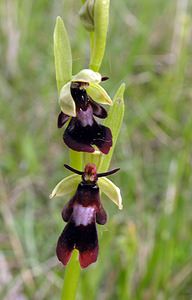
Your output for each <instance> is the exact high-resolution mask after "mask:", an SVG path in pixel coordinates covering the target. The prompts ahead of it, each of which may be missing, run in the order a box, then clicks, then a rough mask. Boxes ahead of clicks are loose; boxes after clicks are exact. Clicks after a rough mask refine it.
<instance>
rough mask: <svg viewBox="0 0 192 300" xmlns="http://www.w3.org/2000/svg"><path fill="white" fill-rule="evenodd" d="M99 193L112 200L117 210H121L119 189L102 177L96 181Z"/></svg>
mask: <svg viewBox="0 0 192 300" xmlns="http://www.w3.org/2000/svg"><path fill="white" fill-rule="evenodd" d="M98 185H99V188H100V191H101V192H103V193H104V194H105V195H106V196H107V197H108V198H109V199H110V200H112V201H113V202H114V203H115V204H116V205H117V206H118V208H119V209H122V208H123V205H122V197H121V191H120V189H119V188H118V187H117V186H116V185H115V184H114V183H113V182H112V181H111V180H109V179H108V178H106V177H102V178H99V180H98Z"/></svg>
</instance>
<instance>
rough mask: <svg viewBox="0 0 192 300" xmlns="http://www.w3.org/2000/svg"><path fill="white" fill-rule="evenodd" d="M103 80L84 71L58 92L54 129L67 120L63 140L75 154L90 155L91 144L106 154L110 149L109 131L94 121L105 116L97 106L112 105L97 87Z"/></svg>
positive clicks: (88, 71)
mask: <svg viewBox="0 0 192 300" xmlns="http://www.w3.org/2000/svg"><path fill="white" fill-rule="evenodd" d="M106 79H108V78H107V77H102V76H101V74H100V73H98V72H94V71H92V70H90V69H84V70H81V71H80V72H79V73H77V74H76V75H74V76H72V79H71V81H68V82H67V83H66V84H65V85H64V86H63V87H62V89H61V92H60V97H59V105H60V108H61V112H60V114H59V116H58V127H59V128H61V127H63V125H64V124H65V123H66V122H67V121H68V120H69V119H70V121H69V123H68V125H67V128H66V129H65V132H64V134H63V140H64V142H65V144H66V145H67V146H68V147H69V148H71V149H73V150H75V151H83V152H94V151H95V148H94V147H93V145H95V146H96V147H97V148H98V149H99V150H100V151H101V152H102V153H104V154H107V153H108V152H109V150H110V148H111V146H112V134H111V130H110V128H108V127H106V126H103V125H101V124H98V123H97V121H96V120H95V118H94V116H96V117H98V118H101V119H104V118H106V117H107V111H106V110H105V109H104V108H103V107H102V106H101V105H100V104H98V103H102V104H108V105H112V100H111V98H110V97H109V95H108V94H107V92H106V91H105V90H104V89H103V88H102V87H101V85H100V82H101V81H104V80H106Z"/></svg>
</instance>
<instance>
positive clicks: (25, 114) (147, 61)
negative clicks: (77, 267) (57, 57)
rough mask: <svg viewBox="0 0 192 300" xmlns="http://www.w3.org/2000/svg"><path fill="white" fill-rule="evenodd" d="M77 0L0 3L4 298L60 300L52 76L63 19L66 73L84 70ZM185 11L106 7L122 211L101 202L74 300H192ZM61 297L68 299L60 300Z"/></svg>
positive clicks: (191, 94) (60, 154)
mask: <svg viewBox="0 0 192 300" xmlns="http://www.w3.org/2000/svg"><path fill="white" fill-rule="evenodd" d="M80 6H81V1H77V0H70V1H69V0H66V1H63V0H61V1H60V0H52V1H50V0H49V1H48V0H38V1H33V0H1V1H0V114H1V121H0V139H1V143H0V155H1V160H0V166H1V174H0V198H1V202H0V228H1V231H0V245H1V248H0V299H3V300H13V299H14V300H26V299H33V300H43V299H51V300H57V299H59V297H60V290H61V285H62V279H63V275H64V269H63V267H62V266H61V265H60V264H59V263H58V261H57V259H56V257H55V245H56V242H57V239H58V236H59V234H60V233H61V231H62V229H63V227H64V223H63V221H62V219H61V216H60V212H61V209H62V207H63V205H64V203H65V202H66V200H68V199H62V198H58V199H53V200H49V197H48V195H49V194H50V192H51V190H52V188H53V187H54V186H55V184H56V183H57V182H58V181H60V180H61V179H62V178H63V177H64V176H66V175H67V174H69V173H68V172H67V171H65V170H64V168H63V163H66V162H68V151H67V149H66V147H65V146H64V144H63V141H62V133H63V130H62V129H61V130H58V129H57V127H56V122H57V115H58V112H59V107H58V103H57V88H56V82H55V73H54V58H53V38H52V37H53V30H54V25H55V18H56V16H57V15H60V16H62V17H63V19H64V22H65V24H66V27H67V29H68V32H69V36H70V41H71V45H72V52H73V72H74V73H76V72H78V71H79V70H80V69H81V68H85V67H87V66H88V62H89V41H88V38H89V37H88V34H87V32H86V31H85V30H84V28H83V27H82V26H81V23H80V20H79V18H78V15H77V14H78V11H79V8H80ZM191 6H192V3H191V2H190V1H188V0H177V1H176V0H175V1H166V0H157V1H154V0H142V1H141V0H140V1H134V0H126V1H124V0H118V1H115V0H112V1H111V7H110V27H109V33H108V40H107V49H106V53H105V58H104V61H103V65H102V68H101V73H102V74H103V75H105V76H109V77H110V80H108V81H107V82H106V83H104V86H105V88H106V89H107V91H108V92H109V94H110V95H111V96H113V95H114V93H115V91H116V90H117V88H118V87H119V85H120V83H121V82H125V83H126V93H125V105H126V110H125V118H124V123H123V127H122V129H121V133H120V136H119V139H118V143H117V146H116V151H115V154H114V157H113V161H112V167H120V168H121V172H119V174H118V175H116V176H114V177H113V178H112V180H113V181H114V182H116V184H117V185H118V186H120V187H121V190H122V195H123V203H124V210H123V211H119V210H118V209H117V208H116V207H115V206H114V205H113V204H112V203H111V202H110V201H108V199H103V204H104V206H105V208H106V210H107V211H108V223H107V225H106V226H98V227H99V239H100V254H99V259H98V262H97V263H96V264H94V265H92V266H91V267H90V268H88V269H87V270H84V271H82V274H81V280H80V285H79V289H78V297H77V300H87V299H89V300H116V299H118V300H130V299H131V300H137V299H138V300H140V299H141V300H164V299H165V300H167V299H169V300H175V299H178V300H186V299H192V217H191V216H192V205H191V201H192V199H191V198H192V191H191V186H192V174H191V165H192V151H191V150H192V84H191V82H192V79H191V78H192V60H191V56H192V8H191ZM66 300H67V299H66Z"/></svg>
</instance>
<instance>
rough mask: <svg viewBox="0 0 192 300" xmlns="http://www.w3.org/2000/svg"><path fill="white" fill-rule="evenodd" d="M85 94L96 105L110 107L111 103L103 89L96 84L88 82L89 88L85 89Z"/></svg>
mask: <svg viewBox="0 0 192 300" xmlns="http://www.w3.org/2000/svg"><path fill="white" fill-rule="evenodd" d="M86 91H87V94H88V95H89V96H90V97H91V98H92V99H93V100H94V101H95V102H98V103H102V104H108V105H112V104H113V101H112V100H111V98H110V97H109V95H108V94H107V92H106V91H105V90H104V88H103V87H102V86H101V85H99V84H98V83H94V82H90V84H89V86H88V87H87V88H86Z"/></svg>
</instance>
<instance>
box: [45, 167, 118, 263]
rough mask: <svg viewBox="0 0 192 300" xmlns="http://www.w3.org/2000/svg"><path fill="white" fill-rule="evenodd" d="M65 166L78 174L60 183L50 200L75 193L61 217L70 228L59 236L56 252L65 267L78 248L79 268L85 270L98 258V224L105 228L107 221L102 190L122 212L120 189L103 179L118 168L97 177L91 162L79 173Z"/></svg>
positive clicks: (66, 228)
mask: <svg viewBox="0 0 192 300" xmlns="http://www.w3.org/2000/svg"><path fill="white" fill-rule="evenodd" d="M65 167H66V168H67V169H69V170H70V171H72V172H74V173H76V174H73V175H71V176H69V177H67V178H65V179H63V180H62V181H60V182H59V183H58V184H57V185H56V187H55V188H54V190H53V191H52V193H51V195H50V198H53V197H55V196H63V195H66V194H68V193H71V192H75V194H74V196H73V197H72V198H71V200H70V201H69V202H68V203H67V204H66V205H65V206H64V208H63V211H62V218H63V220H64V221H65V222H67V225H66V227H65V228H64V230H63V232H62V234H61V235H60V237H59V240H58V243H57V248H56V253H57V257H58V259H59V260H60V261H61V262H62V263H63V265H66V264H67V263H68V261H69V259H70V257H71V254H72V251H73V250H74V249H77V250H78V251H79V262H80V265H81V267H82V268H86V267H88V266H89V265H90V264H92V263H94V262H95V261H96V260H97V257H98V249H99V246H98V237H97V229H96V223H98V224H100V225H104V224H105V223H106V222H107V214H106V212H105V209H104V208H103V205H102V203H101V201H100V191H101V192H104V193H105V194H106V195H107V196H108V197H109V198H110V199H111V200H112V201H113V202H115V203H116V204H117V205H118V207H119V209H122V199H121V194H120V189H119V188H118V187H117V186H115V185H114V184H113V183H112V182H111V181H110V180H109V179H107V178H105V177H104V176H107V175H111V174H114V173H115V172H117V171H118V170H119V169H114V170H111V171H108V172H105V173H98V174H97V170H96V166H95V165H94V164H90V163H89V164H87V165H86V166H85V169H84V171H78V170H76V169H73V168H72V167H70V166H68V165H65ZM80 176H81V177H80Z"/></svg>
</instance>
